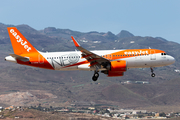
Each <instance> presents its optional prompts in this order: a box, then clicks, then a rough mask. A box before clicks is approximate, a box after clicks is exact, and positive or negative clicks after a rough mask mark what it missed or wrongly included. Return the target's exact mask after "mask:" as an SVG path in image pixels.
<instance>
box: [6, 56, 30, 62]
mask: <svg viewBox="0 0 180 120" xmlns="http://www.w3.org/2000/svg"><path fill="white" fill-rule="evenodd" d="M9 55H10V56H12V57H13V58H15V59H18V60H21V61H23V62H27V61H29V58H28V57H23V56H20V55H16V54H9Z"/></svg>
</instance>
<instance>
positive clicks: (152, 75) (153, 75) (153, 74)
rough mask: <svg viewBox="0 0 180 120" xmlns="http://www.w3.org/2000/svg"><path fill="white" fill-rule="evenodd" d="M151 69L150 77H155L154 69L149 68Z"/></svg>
mask: <svg viewBox="0 0 180 120" xmlns="http://www.w3.org/2000/svg"><path fill="white" fill-rule="evenodd" d="M150 69H151V73H152V74H151V77H155V76H156V75H155V73H153V72H154V70H153V69H152V68H150Z"/></svg>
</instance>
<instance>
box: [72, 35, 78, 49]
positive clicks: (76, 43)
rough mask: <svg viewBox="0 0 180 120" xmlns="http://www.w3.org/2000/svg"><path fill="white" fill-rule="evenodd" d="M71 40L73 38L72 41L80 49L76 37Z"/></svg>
mask: <svg viewBox="0 0 180 120" xmlns="http://www.w3.org/2000/svg"><path fill="white" fill-rule="evenodd" d="M71 38H72V40H73V42H74V44H75V46H76V47H80V45H79V43H78V42H77V41H76V40H75V39H74V37H73V36H71Z"/></svg>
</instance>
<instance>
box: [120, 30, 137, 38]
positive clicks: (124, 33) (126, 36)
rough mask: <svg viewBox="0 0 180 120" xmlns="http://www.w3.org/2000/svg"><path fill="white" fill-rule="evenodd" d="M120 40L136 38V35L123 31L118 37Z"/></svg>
mask: <svg viewBox="0 0 180 120" xmlns="http://www.w3.org/2000/svg"><path fill="white" fill-rule="evenodd" d="M116 36H117V37H118V38H128V37H134V35H133V34H132V33H130V32H128V31H126V30H122V31H121V32H120V33H119V34H117V35H116Z"/></svg>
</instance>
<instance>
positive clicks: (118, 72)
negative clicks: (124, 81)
mask: <svg viewBox="0 0 180 120" xmlns="http://www.w3.org/2000/svg"><path fill="white" fill-rule="evenodd" d="M125 71H127V66H126V61H125V60H119V61H111V66H110V69H109V70H108V77H116V76H123V75H124V72H125Z"/></svg>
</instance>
